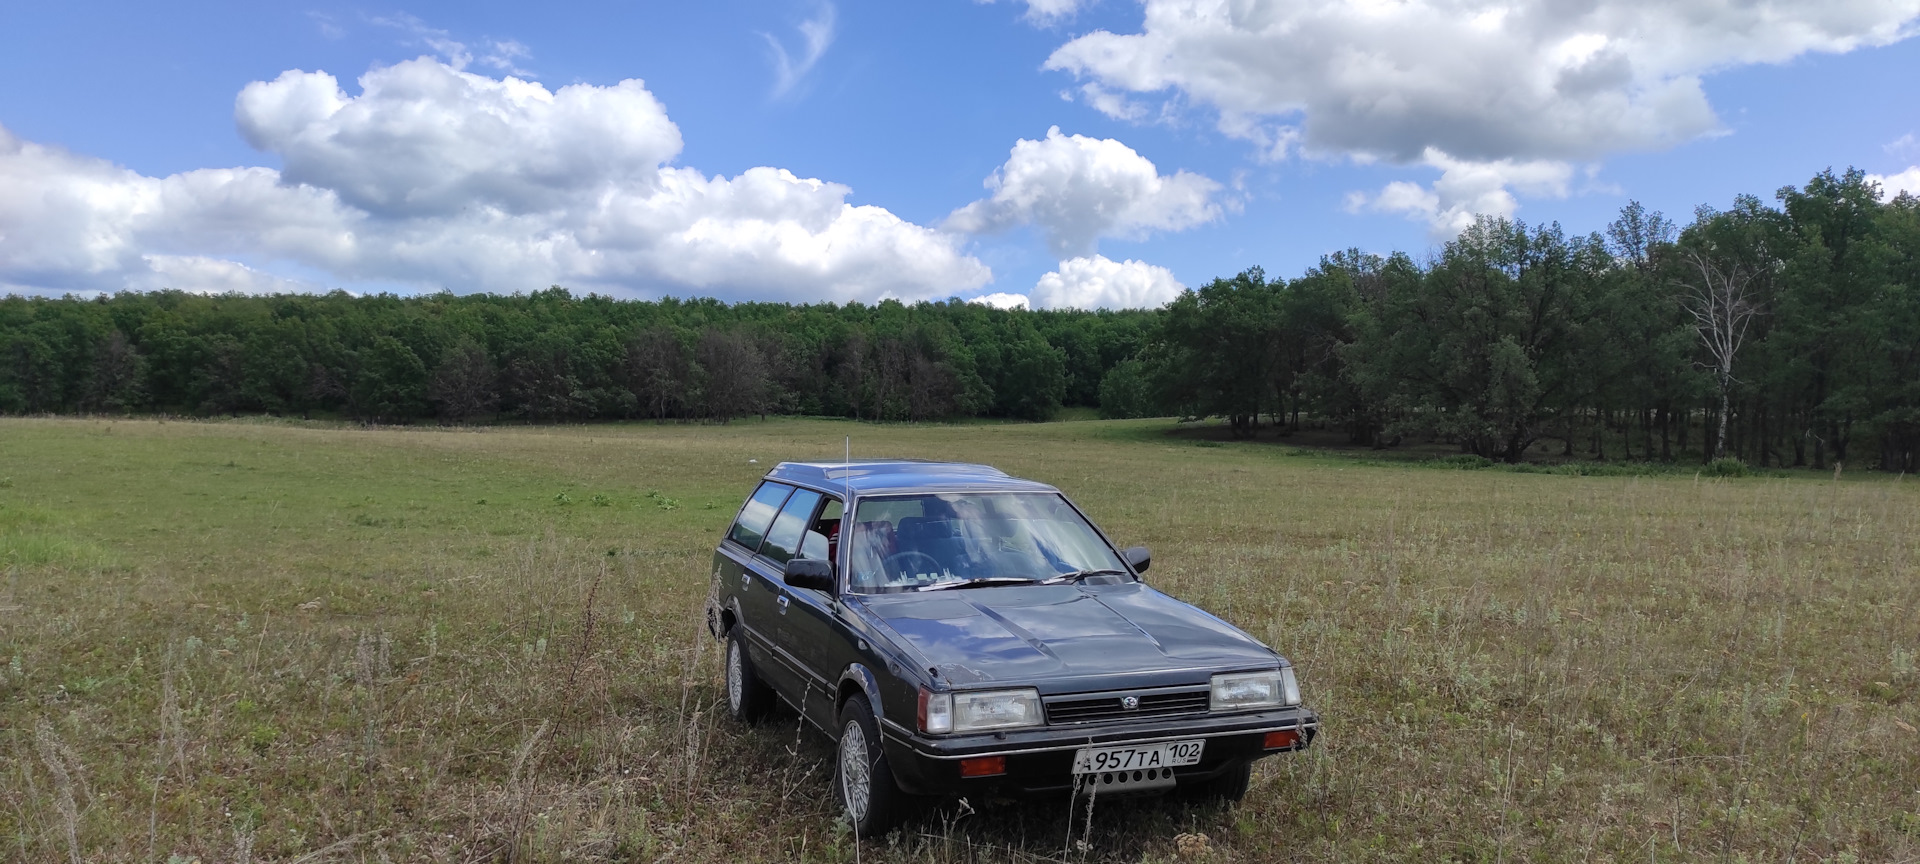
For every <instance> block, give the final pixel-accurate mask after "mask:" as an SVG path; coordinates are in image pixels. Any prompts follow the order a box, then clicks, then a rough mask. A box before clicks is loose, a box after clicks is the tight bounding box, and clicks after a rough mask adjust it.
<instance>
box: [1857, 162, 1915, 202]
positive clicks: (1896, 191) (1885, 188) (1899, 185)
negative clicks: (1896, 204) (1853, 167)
mask: <svg viewBox="0 0 1920 864" xmlns="http://www.w3.org/2000/svg"><path fill="white" fill-rule="evenodd" d="M1867 182H1869V183H1878V184H1880V198H1881V200H1884V201H1892V200H1893V199H1895V198H1898V197H1900V193H1902V192H1905V193H1907V194H1909V195H1920V165H1915V166H1913V167H1911V168H1908V169H1907V170H1905V171H1902V172H1900V173H1898V174H1887V175H1881V174H1868V175H1867Z"/></svg>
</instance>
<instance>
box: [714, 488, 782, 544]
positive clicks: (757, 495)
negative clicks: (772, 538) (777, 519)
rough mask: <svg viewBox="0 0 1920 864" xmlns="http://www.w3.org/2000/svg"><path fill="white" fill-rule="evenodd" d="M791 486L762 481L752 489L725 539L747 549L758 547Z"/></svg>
mask: <svg viewBox="0 0 1920 864" xmlns="http://www.w3.org/2000/svg"><path fill="white" fill-rule="evenodd" d="M792 491H793V487H792V486H783V485H781V484H779V483H762V484H760V488H759V489H756V490H754V492H753V497H752V498H748V499H747V506H745V507H742V508H740V518H739V519H735V520H734V522H733V529H732V530H730V531H728V532H727V539H729V540H732V541H733V542H735V543H738V544H740V545H742V546H745V547H747V548H748V549H758V548H760V540H761V538H763V537H765V536H767V526H768V525H771V524H773V514H775V513H778V512H780V504H781V502H783V501H786V500H787V493H789V492H792Z"/></svg>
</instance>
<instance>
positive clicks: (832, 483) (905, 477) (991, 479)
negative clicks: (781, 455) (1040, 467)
mask: <svg viewBox="0 0 1920 864" xmlns="http://www.w3.org/2000/svg"><path fill="white" fill-rule="evenodd" d="M766 479H768V480H778V481H783V482H788V483H799V484H803V485H807V486H812V487H815V488H818V489H829V490H831V489H839V488H846V489H849V490H851V491H852V492H853V493H854V494H856V495H876V494H887V493H894V492H914V491H918V490H922V489H925V490H929V491H933V490H938V491H942V492H1058V491H1060V490H1058V489H1055V488H1053V487H1052V486H1048V485H1047V484H1045V483H1039V482H1035V481H1033V480H1024V479H1021V478H1019V477H1014V476H1011V475H1009V474H1007V473H1006V472H1005V471H1001V470H1000V469H998V468H994V467H992V466H990V465H974V464H971V463H967V462H923V461H920V460H917V459H887V460H866V461H860V462H782V463H780V464H778V465H775V466H773V470H771V471H768V472H767V477H766Z"/></svg>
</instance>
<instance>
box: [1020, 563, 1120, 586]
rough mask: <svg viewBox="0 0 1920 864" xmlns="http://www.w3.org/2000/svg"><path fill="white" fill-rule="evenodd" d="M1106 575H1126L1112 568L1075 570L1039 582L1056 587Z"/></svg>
mask: <svg viewBox="0 0 1920 864" xmlns="http://www.w3.org/2000/svg"><path fill="white" fill-rule="evenodd" d="M1106 575H1113V576H1125V575H1127V571H1125V570H1115V569H1113V568H1112V567H1089V568H1087V569H1085V570H1075V571H1073V572H1072V573H1062V574H1060V575H1058V576H1055V577H1053V578H1052V579H1048V580H1046V581H1044V582H1041V583H1040V584H1042V585H1058V584H1060V583H1062V582H1078V581H1080V580H1082V579H1085V578H1087V577H1088V576H1106Z"/></svg>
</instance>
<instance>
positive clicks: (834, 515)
mask: <svg viewBox="0 0 1920 864" xmlns="http://www.w3.org/2000/svg"><path fill="white" fill-rule="evenodd" d="M839 540H840V501H839V499H835V498H828V499H827V503H826V506H824V507H821V508H820V517H819V518H817V519H815V520H813V525H811V526H809V527H808V528H807V536H806V537H804V538H802V539H801V541H800V557H802V558H813V559H815V560H819V561H832V560H833V553H834V552H835V551H836V550H837V549H838V542H839Z"/></svg>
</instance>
